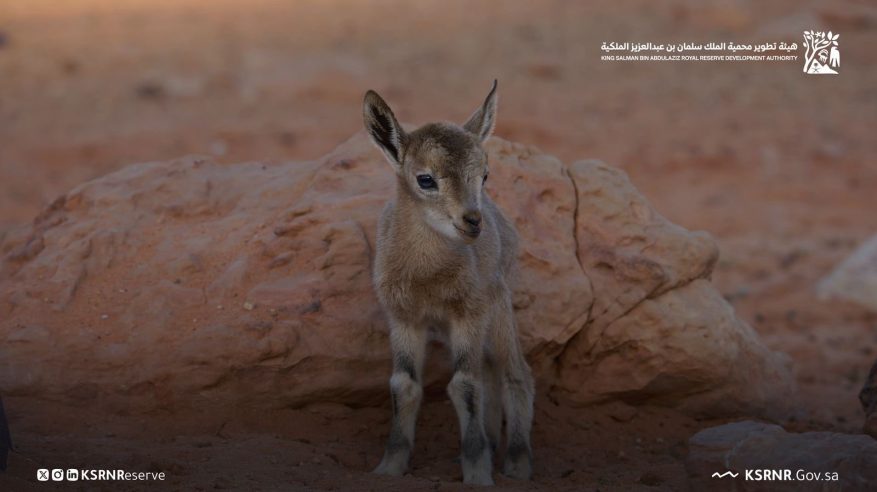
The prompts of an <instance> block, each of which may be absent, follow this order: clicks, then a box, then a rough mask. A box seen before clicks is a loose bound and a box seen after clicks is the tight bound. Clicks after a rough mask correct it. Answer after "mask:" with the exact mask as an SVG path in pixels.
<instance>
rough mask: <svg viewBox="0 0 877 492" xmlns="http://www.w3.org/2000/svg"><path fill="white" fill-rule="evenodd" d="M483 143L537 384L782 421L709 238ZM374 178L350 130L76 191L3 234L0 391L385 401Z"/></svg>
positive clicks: (573, 173)
mask: <svg viewBox="0 0 877 492" xmlns="http://www.w3.org/2000/svg"><path fill="white" fill-rule="evenodd" d="M488 150H489V153H490V159H491V180H490V182H489V184H488V192H489V193H490V194H491V195H492V196H493V197H494V198H495V200H496V201H497V202H498V203H499V205H500V206H501V207H502V209H503V210H504V212H505V214H506V215H507V216H508V217H509V218H510V219H511V221H512V222H513V223H514V224H515V226H516V227H517V229H518V231H519V232H520V235H521V238H522V247H521V251H520V257H519V263H520V275H519V282H518V285H517V286H516V290H515V297H514V304H515V309H516V314H517V318H518V322H519V326H520V332H521V339H522V341H523V344H524V348H525V350H526V353H527V356H528V359H529V360H530V362H531V364H532V365H533V367H534V371H535V373H536V375H537V379H538V381H539V383H538V385H539V391H542V392H547V391H550V392H551V393H553V394H554V395H555V396H556V397H558V398H563V399H566V400H568V401H570V402H573V403H576V404H588V403H591V402H596V401H602V400H610V399H622V400H625V401H628V402H630V403H637V402H642V401H654V402H656V403H660V404H665V405H670V406H674V407H679V408H682V409H684V410H686V411H689V412H691V413H707V414H713V415H714V414H728V413H737V412H743V411H748V412H756V413H762V412H765V411H766V409H776V408H779V406H778V404H779V402H782V401H783V400H784V399H785V396H786V394H787V392H788V391H789V388H790V386H791V378H790V376H789V370H788V368H787V363H786V361H785V360H784V359H783V358H782V357H781V356H779V355H777V354H775V353H772V352H770V351H768V350H767V349H766V348H765V347H764V346H763V345H762V344H761V342H760V341H759V340H758V338H757V336H756V335H755V334H754V332H753V331H752V329H751V328H749V327H748V326H747V325H746V324H745V323H743V322H742V321H740V320H739V319H737V318H736V316H735V315H734V312H733V310H732V309H731V307H730V306H729V305H728V304H727V303H726V302H725V301H724V300H723V299H722V298H721V296H719V295H718V293H717V292H716V291H715V289H714V288H713V287H712V286H711V285H710V284H709V282H708V281H707V280H706V279H707V278H708V276H709V274H710V272H711V270H712V267H713V265H714V264H715V261H716V258H717V249H716V246H715V243H714V242H713V241H712V240H711V239H710V237H709V236H708V235H707V234H705V233H692V232H689V231H686V230H685V229H683V228H681V227H679V226H676V225H674V224H672V223H670V222H669V221H667V220H666V219H664V218H663V217H661V216H660V215H659V214H658V213H657V212H656V211H655V210H654V209H653V208H652V207H651V206H650V205H649V204H648V202H647V201H646V200H645V198H644V197H643V196H642V195H641V194H640V193H639V192H637V191H636V189H635V188H634V187H633V186H632V185H631V183H630V181H629V180H628V179H627V177H626V175H625V174H624V173H623V172H622V171H620V170H619V169H617V168H614V167H612V166H609V165H606V164H603V163H600V162H596V161H582V162H577V163H574V164H572V165H571V166H568V167H567V166H564V165H563V164H562V163H561V162H560V161H558V160H557V159H555V158H553V157H551V156H548V155H545V154H542V153H539V152H538V151H536V150H534V149H533V148H529V147H524V146H521V145H517V144H513V143H509V142H505V141H502V140H500V139H493V140H492V141H491V142H490V143H489V144H488ZM393 184H394V183H393V178H392V171H391V169H390V168H389V166H388V165H387V164H386V163H385V162H384V161H383V158H382V157H381V156H380V154H379V152H377V151H376V150H374V149H373V148H372V147H371V145H370V144H369V143H368V142H367V140H366V139H365V137H364V136H362V135H358V136H355V137H354V138H352V139H351V140H350V141H348V142H346V143H345V144H343V145H341V146H340V147H339V148H337V149H336V150H335V151H333V152H332V153H330V154H329V155H327V156H325V157H324V158H322V159H320V160H318V161H314V162H296V163H284V164H273V165H267V164H262V163H245V164H235V165H221V164H217V163H214V162H211V161H210V160H208V159H204V158H197V157H193V158H186V159H180V160H175V161H169V162H158V163H149V164H139V165H132V166H129V167H126V168H124V169H122V170H120V171H118V172H115V173H113V174H110V175H107V176H104V177H102V178H99V179H96V180H94V181H91V182H88V183H85V184H83V185H81V186H79V187H77V188H76V189H74V190H72V191H70V192H69V193H67V194H66V195H64V196H62V197H60V198H59V199H58V200H56V201H55V202H54V203H53V204H52V205H51V206H50V207H48V208H47V209H46V210H45V211H44V212H43V213H42V214H40V216H39V217H37V218H36V219H35V221H34V223H33V225H32V226H31V227H29V228H26V229H22V230H19V231H18V232H17V233H13V234H8V235H7V236H6V237H5V238H4V239H3V242H2V243H0V253H2V254H3V263H2V267H0V340H2V341H3V345H2V346H3V349H2V350H3V356H2V357H0V393H3V394H9V395H16V396H28V397H34V398H46V399H53V400H57V401H66V402H72V403H76V402H82V403H88V402H93V401H97V400H100V401H101V402H102V403H103V404H104V408H108V409H110V410H123V409H125V410H126V411H127V410H128V409H130V408H132V405H138V407H137V408H141V409H146V410H150V409H152V410H155V409H161V410H164V411H173V410H175V409H178V408H189V407H198V406H204V405H211V406H212V407H214V408H215V407H216V406H218V405H236V404H246V405H248V406H250V407H254V408H255V407H259V406H289V405H301V404H304V403H307V402H310V401H317V400H329V401H337V402H343V403H347V404H353V405H367V404H372V403H375V402H379V401H382V400H383V399H385V398H386V391H387V390H386V384H387V383H386V380H387V376H388V373H389V348H388V344H387V335H386V333H387V332H386V325H385V322H384V320H383V317H382V314H381V312H380V309H379V307H378V305H377V303H376V301H375V297H374V295H373V292H372V288H371V280H370V269H371V260H372V249H373V245H374V232H375V224H376V219H377V217H378V215H379V212H380V210H381V208H382V206H383V204H384V202H386V201H387V200H388V198H390V197H391V196H392V193H393ZM440 366H441V363H440V362H438V359H435V360H433V362H432V367H431V368H430V369H432V370H429V369H428V373H429V374H432V380H431V381H433V382H435V381H438V380H439V379H440V376H441V374H442V372H441V370H440Z"/></svg>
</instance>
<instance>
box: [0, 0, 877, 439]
mask: <svg viewBox="0 0 877 492" xmlns="http://www.w3.org/2000/svg"><path fill="white" fill-rule="evenodd" d="M805 29H817V30H823V29H825V30H829V29H831V30H833V31H834V32H838V33H840V34H841V36H840V50H841V53H842V59H841V67H840V70H839V71H840V75H837V76H812V75H805V74H803V73H802V70H801V64H802V62H801V61H800V60H799V61H793V62H714V63H709V62H696V63H684V62H662V63H656V62H602V61H600V55H601V54H602V53H601V52H600V45H601V43H602V42H604V41H618V42H624V41H631V42H655V43H665V42H704V43H705V42H710V41H716V42H723V41H728V42H738V43H756V42H782V41H786V42H796V43H798V44H799V46H800V45H801V43H802V41H803V39H802V37H801V36H802V33H803V31H804V30H805ZM875 41H877V7H875V4H874V3H873V2H872V1H867V0H843V1H833V2H816V1H799V0H779V1H772V2H760V1H755V0H751V1H746V0H737V1H695V0H671V1H667V2H661V3H660V4H658V3H657V2H652V1H648V0H626V1H618V0H613V1H594V2H572V1H559V0H552V1H545V2H538V3H537V2H530V1H517V0H509V1H503V2H464V1H454V0H442V1H418V2H402V1H391V0H385V1H375V2H364V1H346V0H328V1H281V0H251V1H246V2H243V1H232V0H212V1H209V2H208V1H199V0H63V1H62V0H55V1H51V0H17V1H16V0H0V237H2V236H3V235H4V234H6V233H8V231H10V230H12V229H14V228H17V227H20V226H21V225H23V224H27V223H28V222H29V221H30V220H31V219H32V218H33V217H34V216H35V215H36V214H37V213H39V211H40V210H41V209H42V208H43V207H44V206H46V205H47V204H48V203H50V202H51V201H52V200H53V199H54V198H55V197H56V196H58V195H60V194H62V193H64V192H66V191H67V190H69V189H71V188H72V187H74V186H76V185H77V184H79V183H81V182H83V181H86V180H89V179H92V178H95V177H97V176H100V175H103V174H106V173H109V172H112V171H113V170H115V169H118V168H120V167H121V166H124V165H126V164H130V163H134V162H142V161H151V160H164V159H169V158H172V157H177V156H180V155H185V154H193V153H196V154H206V155H210V156H213V157H214V158H215V159H217V160H218V161H219V162H227V163H231V162H240V161H247V160H260V161H266V162H267V163H269V164H270V163H272V162H273V163H277V162H282V161H289V160H307V159H314V158H317V157H319V156H321V155H323V154H325V153H327V152H328V151H330V150H331V149H332V148H334V147H335V146H336V145H337V144H339V143H340V142H342V141H344V140H346V139H347V138H348V137H350V136H351V135H352V134H354V133H355V132H358V131H360V129H361V127H362V122H361V121H362V120H361V113H360V104H361V97H362V95H363V93H364V92H365V91H366V90H367V89H370V88H371V89H376V90H378V91H379V92H380V93H381V94H382V95H383V96H384V97H385V98H386V99H387V100H388V101H389V102H390V104H391V105H392V106H393V107H394V108H398V110H397V113H398V114H397V116H399V118H400V120H402V121H405V122H409V123H423V122H426V121H429V120H434V119H447V120H453V121H458V122H461V121H463V120H464V119H465V118H466V117H467V116H468V115H469V113H470V112H471V110H472V109H473V108H475V107H476V106H477V105H478V104H479V103H480V102H481V100H482V98H483V96H484V94H485V93H486V91H487V90H488V88H489V86H490V83H491V81H492V80H493V79H494V78H497V79H499V88H500V89H499V90H500V105H499V121H498V126H497V130H496V134H497V135H498V136H500V137H502V138H505V139H509V140H514V141H518V142H521V143H525V144H531V145H535V146H537V147H539V148H540V149H541V150H543V151H545V152H548V153H551V154H554V155H557V156H558V157H559V158H561V159H562V160H564V161H565V162H572V161H573V160H576V159H580V158H592V157H593V158H599V159H602V160H605V161H607V162H609V163H611V164H614V165H616V166H619V167H621V168H623V169H624V170H626V171H627V172H628V173H629V174H630V175H631V178H632V180H633V182H634V183H635V184H636V185H637V186H638V187H639V188H640V189H641V190H642V191H643V192H644V193H645V194H646V195H647V196H648V197H649V198H650V200H651V201H652V202H653V203H654V204H655V205H656V207H657V208H658V210H660V211H661V212H662V213H663V214H664V215H666V216H667V217H668V218H669V219H670V220H672V221H674V222H676V223H678V224H680V225H682V226H684V227H686V228H689V229H705V230H708V231H709V232H710V233H712V234H713V235H714V236H715V237H716V239H717V240H718V242H719V244H720V247H721V260H720V264H719V265H718V268H717V270H716V273H715V276H714V279H713V280H714V282H715V283H716V284H717V285H718V286H719V288H720V289H721V291H722V292H723V294H724V295H725V296H726V298H727V299H728V300H730V301H731V302H732V303H733V304H734V305H735V307H736V308H737V309H738V311H739V312H740V315H741V316H742V317H743V318H744V319H746V320H747V321H748V322H749V323H751V324H752V325H753V326H754V327H755V328H756V329H757V330H758V331H759V332H760V333H761V335H762V336H763V337H764V339H765V340H766V342H767V343H768V344H769V345H770V346H771V348H774V349H777V350H781V351H784V352H786V353H788V354H790V356H791V357H792V359H793V361H794V362H795V364H796V369H797V371H798V379H799V384H800V385H801V389H802V398H803V399H804V400H803V401H804V403H803V404H810V405H811V406H812V408H813V409H814V412H813V414H812V415H813V417H812V418H813V421H812V422H810V423H808V427H813V426H816V427H826V428H839V429H846V430H850V431H853V430H855V429H857V428H858V427H859V426H860V425H861V415H860V413H861V410H860V409H859V407H858V403H857V402H856V401H855V394H856V393H857V392H858V389H859V388H860V387H861V384H862V382H863V379H864V377H865V375H866V374H867V370H868V368H869V367H870V363H871V362H872V361H873V359H874V358H875V356H877V317H875V316H874V315H873V314H869V313H868V312H866V311H864V310H863V309H861V308H858V307H856V306H853V305H847V304H844V303H839V302H827V301H824V300H821V299H819V297H818V296H817V295H816V290H815V286H816V284H817V282H818V281H819V280H820V279H821V278H822V277H824V276H825V275H826V274H827V273H828V272H829V271H830V270H831V269H832V267H833V266H834V265H835V264H836V263H838V262H839V261H840V260H841V259H843V258H844V257H845V256H847V255H849V254H850V252H852V251H853V249H854V248H855V247H856V246H857V245H858V244H860V243H861V242H862V241H863V240H864V239H865V238H867V237H869V236H870V235H872V234H874V233H875V232H877V213H875V210H877V200H875V198H874V193H875V190H877V162H875V159H877V139H875V138H874V135H875V133H874V132H875V128H877V65H875V62H877V51H875V50H874V46H875ZM352 179H355V177H352ZM808 402H809V403H808Z"/></svg>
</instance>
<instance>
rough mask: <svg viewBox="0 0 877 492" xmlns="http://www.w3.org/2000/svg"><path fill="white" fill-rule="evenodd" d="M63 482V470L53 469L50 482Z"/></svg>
mask: <svg viewBox="0 0 877 492" xmlns="http://www.w3.org/2000/svg"><path fill="white" fill-rule="evenodd" d="M63 480H64V470H62V469H60V468H54V469H53V470H52V481H54V482H61V481H63Z"/></svg>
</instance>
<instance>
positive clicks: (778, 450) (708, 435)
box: [685, 421, 877, 491]
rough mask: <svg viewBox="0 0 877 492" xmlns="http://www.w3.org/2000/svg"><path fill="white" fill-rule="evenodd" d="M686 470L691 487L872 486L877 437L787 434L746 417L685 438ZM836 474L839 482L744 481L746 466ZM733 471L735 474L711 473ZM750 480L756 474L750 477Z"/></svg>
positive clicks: (875, 473) (794, 472) (794, 473)
mask: <svg viewBox="0 0 877 492" xmlns="http://www.w3.org/2000/svg"><path fill="white" fill-rule="evenodd" d="M688 445H689V453H688V457H687V458H686V463H685V468H686V470H687V471H688V475H689V480H690V484H691V489H692V490H735V491H743V490H746V491H768V490H770V491H773V490H814V491H815V490H862V491H864V490H873V484H874V483H875V482H877V441H875V440H874V439H872V438H871V437H869V436H864V435H850V434H838V433H834V432H805V433H800V434H794V433H788V432H786V431H785V430H783V428H782V427H779V426H777V425H771V424H764V423H760V422H753V421H744V422H736V423H733V424H725V425H721V426H718V427H711V428H709V429H705V430H702V431H700V432H698V433H697V434H695V435H694V436H692V438H691V439H690V440H689V442H688ZM765 469H768V470H789V472H790V473H791V477H792V479H795V478H796V477H797V473H799V470H800V471H802V472H803V473H806V472H821V473H827V472H836V473H837V474H838V481H819V480H809V481H806V480H794V481H790V480H766V481H759V480H754V479H753V480H746V470H765ZM727 471H732V472H734V473H739V474H740V475H739V476H738V477H736V478H732V477H730V476H726V477H724V478H717V477H713V476H712V475H713V473H725V472H727ZM753 478H754V476H753Z"/></svg>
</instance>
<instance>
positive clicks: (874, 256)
mask: <svg viewBox="0 0 877 492" xmlns="http://www.w3.org/2000/svg"><path fill="white" fill-rule="evenodd" d="M818 291H819V295H820V296H821V297H823V298H826V299H842V300H845V301H850V302H854V303H856V304H859V305H861V306H864V307H865V308H868V309H870V310H872V311H877V235H875V236H871V238H870V239H868V240H867V241H865V242H864V243H863V244H862V245H861V246H859V247H858V248H857V249H856V250H855V251H853V254H851V255H850V256H848V257H847V258H846V259H845V260H844V261H842V262H841V263H840V264H839V265H838V266H837V267H836V268H835V269H834V271H832V272H831V273H830V274H829V275H828V276H827V277H825V278H824V279H822V281H820V282H819V286H818Z"/></svg>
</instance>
